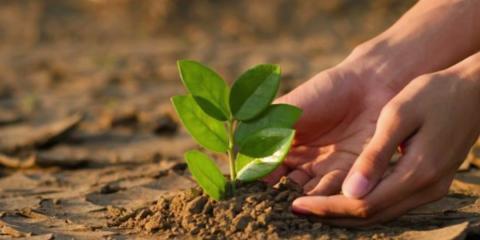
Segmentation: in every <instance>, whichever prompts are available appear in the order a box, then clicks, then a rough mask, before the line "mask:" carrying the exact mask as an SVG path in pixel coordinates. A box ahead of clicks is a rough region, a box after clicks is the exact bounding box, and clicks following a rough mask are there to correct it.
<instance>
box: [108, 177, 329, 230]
mask: <svg viewBox="0 0 480 240" xmlns="http://www.w3.org/2000/svg"><path fill="white" fill-rule="evenodd" d="M301 195H302V191H301V188H299V187H298V186H296V185H295V184H294V183H292V182H290V181H289V180H288V179H287V178H284V179H282V180H281V181H280V182H279V183H278V184H277V185H275V186H268V185H266V184H264V183H261V182H255V183H249V184H247V183H243V184H241V185H240V186H238V189H237V193H236V195H235V197H232V198H230V199H227V200H222V201H215V200H212V199H210V198H208V196H206V195H205V194H204V193H202V191H201V189H199V188H191V189H189V190H185V191H181V192H179V193H177V194H175V195H173V196H170V197H166V198H161V199H160V200H158V201H156V202H155V203H154V204H153V205H152V206H150V207H148V208H143V209H139V210H136V211H135V212H134V214H132V212H130V213H128V212H125V211H122V210H120V211H118V209H116V210H114V211H111V213H112V215H113V216H112V217H113V219H112V222H111V223H112V226H119V227H123V228H131V229H135V230H137V231H138V232H141V233H144V234H151V233H159V234H161V235H165V236H167V237H169V238H174V237H179V236H182V237H191V238H195V237H198V238H201V239H280V238H287V237H288V238H291V237H294V236H300V235H304V234H306V233H308V234H309V236H312V237H314V236H316V235H317V234H318V233H321V232H323V233H325V231H326V229H328V227H326V226H324V225H322V224H321V223H320V222H318V221H317V222H315V221H312V220H308V219H306V218H304V217H299V216H296V215H295V214H293V213H292V212H291V206H290V205H291V202H292V201H293V200H294V199H295V198H297V197H299V196H301Z"/></svg>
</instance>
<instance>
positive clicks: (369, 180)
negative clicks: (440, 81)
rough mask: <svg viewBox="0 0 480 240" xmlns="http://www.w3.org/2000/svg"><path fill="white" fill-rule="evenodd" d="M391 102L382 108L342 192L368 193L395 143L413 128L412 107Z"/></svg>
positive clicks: (399, 141)
mask: <svg viewBox="0 0 480 240" xmlns="http://www.w3.org/2000/svg"><path fill="white" fill-rule="evenodd" d="M392 105H393V104H387V106H385V107H384V109H382V112H381V114H380V116H379V119H378V122H377V126H376V130H375V134H374V135H373V137H372V139H371V141H370V142H369V143H368V144H367V146H366V147H365V149H364V150H363V151H362V153H361V154H360V156H359V157H358V158H357V160H356V161H355V163H354V164H353V166H352V168H351V169H350V171H349V173H348V175H347V178H346V179H345V181H344V182H343V186H342V191H343V193H344V194H345V196H347V197H350V198H361V197H363V196H365V195H366V194H367V193H369V192H370V191H371V190H372V189H373V188H374V187H375V185H376V184H377V183H378V182H379V181H380V179H381V178H382V177H383V175H384V173H385V171H386V170H387V168H388V164H389V162H390V159H391V158H392V156H393V154H394V153H395V151H396V149H397V147H398V146H399V145H400V144H401V143H402V142H403V141H405V140H406V138H408V137H409V136H411V135H412V134H413V132H414V131H415V130H416V129H417V127H418V124H417V121H415V119H414V117H412V115H411V114H412V111H407V110H406V109H401V108H402V107H393V106H392Z"/></svg>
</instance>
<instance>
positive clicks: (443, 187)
mask: <svg viewBox="0 0 480 240" xmlns="http://www.w3.org/2000/svg"><path fill="white" fill-rule="evenodd" d="M452 179H453V176H452V177H449V178H446V179H445V180H444V181H442V182H439V183H438V184H436V186H433V187H430V188H426V189H424V190H422V191H420V192H418V193H415V194H413V195H412V196H410V197H409V198H407V199H405V200H403V201H402V202H400V203H398V204H395V205H393V206H392V207H390V208H388V209H386V210H384V211H382V212H379V213H377V214H375V215H373V216H372V217H369V218H366V219H361V218H337V219H331V218H324V219H320V221H322V222H324V223H327V224H330V225H334V226H342V227H363V226H367V225H372V224H379V223H385V222H388V221H391V220H394V219H395V218H397V217H399V216H401V215H403V214H405V213H406V212H408V211H410V210H412V209H414V208H417V207H419V206H422V205H425V204H427V203H430V202H434V201H437V200H439V199H441V198H442V197H443V196H445V195H446V194H447V192H448V188H449V186H450V183H451V181H452Z"/></svg>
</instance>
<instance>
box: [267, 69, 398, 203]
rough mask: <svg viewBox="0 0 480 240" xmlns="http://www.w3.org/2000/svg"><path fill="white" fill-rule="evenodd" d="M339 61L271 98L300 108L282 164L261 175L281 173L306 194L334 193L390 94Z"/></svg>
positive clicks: (269, 179)
mask: <svg viewBox="0 0 480 240" xmlns="http://www.w3.org/2000/svg"><path fill="white" fill-rule="evenodd" d="M351 69H358V66H353V65H348V63H347V64H340V65H339V66H338V67H335V68H332V69H329V70H326V71H324V72H322V73H320V74H318V75H316V76H315V77H313V78H312V79H310V80H309V81H307V82H305V83H304V84H303V85H301V86H299V87H298V88H296V89H294V90H293V91H292V92H290V93H288V94H286V95H285V96H283V97H281V98H279V99H277V102H278V103H288V104H292V105H295V106H298V107H300V108H301V109H303V115H302V117H301V119H300V120H299V122H298V123H297V124H296V126H295V128H296V131H297V132H296V139H295V142H294V145H293V147H292V149H291V151H290V153H289V155H288V156H287V158H286V160H285V161H284V164H283V165H282V166H281V167H280V168H278V169H277V170H276V171H275V172H274V173H273V174H271V175H270V176H269V177H267V178H266V180H267V182H270V183H275V182H276V181H277V180H278V179H279V178H280V177H281V176H284V175H288V177H289V178H291V179H292V180H294V181H295V182H297V183H298V184H300V185H301V186H303V188H304V192H305V194H307V195H328V194H335V193H339V192H340V189H341V185H342V182H343V180H344V179H345V177H346V175H347V173H348V171H349V169H350V167H351V166H352V164H353V163H354V161H355V159H357V157H358V156H359V154H360V153H361V151H362V149H363V147H364V145H365V144H366V143H367V142H368V141H369V140H370V138H371V137H372V136H373V134H374V130H375V124H376V121H377V118H378V115H379V113H380V111H381V109H382V107H383V106H384V105H385V104H386V103H387V102H388V100H389V99H391V98H392V97H393V95H394V91H393V90H391V89H389V88H388V86H386V85H384V84H382V83H381V82H380V81H377V80H375V79H374V78H373V77H371V76H369V75H368V74H360V73H357V72H354V71H352V70H351Z"/></svg>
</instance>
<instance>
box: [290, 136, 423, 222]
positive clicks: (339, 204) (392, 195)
mask: <svg viewBox="0 0 480 240" xmlns="http://www.w3.org/2000/svg"><path fill="white" fill-rule="evenodd" d="M419 134H420V132H419ZM422 142H423V140H422V139H421V138H415V139H413V140H412V146H411V149H410V150H409V151H408V152H407V153H406V155H404V156H403V157H402V159H401V160H400V161H399V163H398V164H397V166H395V168H394V171H393V172H392V173H391V174H390V175H388V176H387V177H386V178H385V179H384V180H383V181H382V182H380V183H379V184H378V186H377V187H376V188H375V189H374V190H373V191H372V192H371V193H370V194H369V195H367V196H366V197H365V198H364V199H356V198H349V197H346V196H344V195H335V196H329V197H320V196H316V197H313V196H312V197H302V198H298V199H296V200H295V201H294V202H293V204H292V208H293V210H294V211H298V212H300V213H310V214H315V215H318V216H324V217H326V216H329V217H331V216H334V217H361V218H364V217H367V216H370V215H372V214H375V213H376V212H379V211H381V210H383V209H385V208H388V207H390V206H392V205H394V204H396V203H398V202H401V201H402V200H403V199H406V198H408V196H410V195H411V194H412V193H413V192H415V191H417V190H418V189H421V188H423V187H424V186H419V185H417V184H416V182H415V181H416V179H415V178H416V176H415V175H413V174H412V172H414V171H416V170H417V169H423V168H422V166H421V163H422V161H419V160H418V156H423V153H422V151H421V149H422V148H423V146H424V145H423V144H421V143H422ZM423 162H424V161H423ZM417 176H418V175H417Z"/></svg>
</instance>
